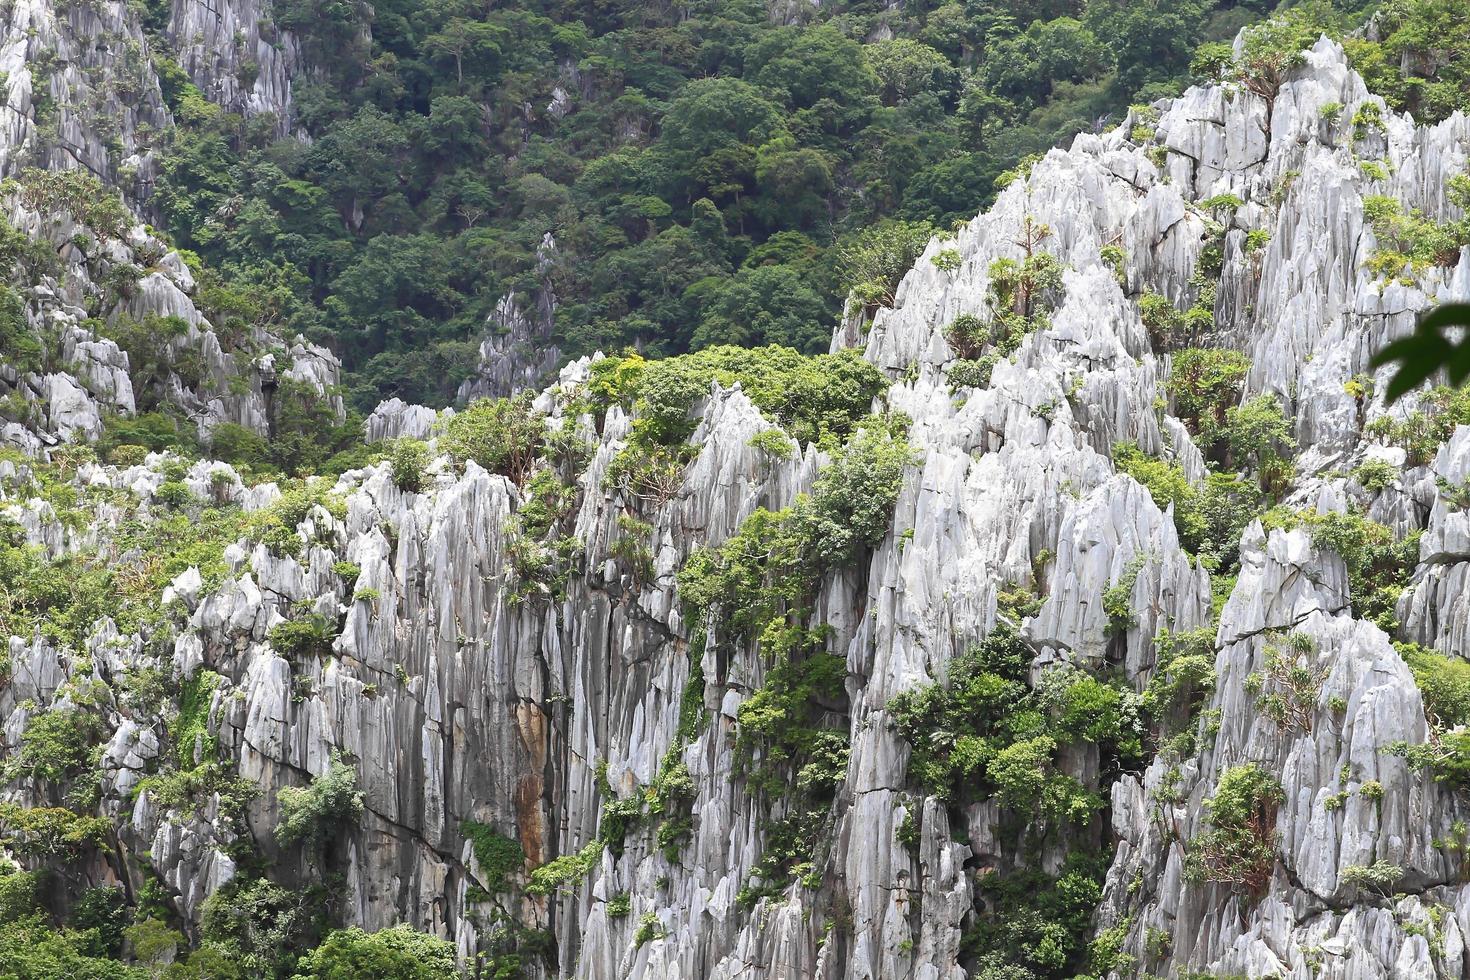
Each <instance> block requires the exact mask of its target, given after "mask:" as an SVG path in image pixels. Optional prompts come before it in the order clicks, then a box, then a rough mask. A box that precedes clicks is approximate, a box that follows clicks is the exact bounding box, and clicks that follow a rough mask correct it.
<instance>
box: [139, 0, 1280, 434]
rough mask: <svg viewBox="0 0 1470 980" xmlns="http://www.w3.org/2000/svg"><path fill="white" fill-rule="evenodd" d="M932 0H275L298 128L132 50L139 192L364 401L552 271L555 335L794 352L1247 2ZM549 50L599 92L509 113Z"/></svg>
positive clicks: (1168, 78)
mask: <svg viewBox="0 0 1470 980" xmlns="http://www.w3.org/2000/svg"><path fill="white" fill-rule="evenodd" d="M951 7H953V5H947V6H945V7H943V8H935V9H933V10H922V9H919V8H915V9H913V10H908V9H904V10H894V11H888V12H881V13H880V12H879V11H877V10H873V9H869V8H868V7H865V6H862V5H855V4H850V3H845V2H844V3H841V4H838V5H836V6H832V7H826V6H824V7H821V8H815V9H813V10H812V11H810V12H809V14H810V16H806V17H803V18H801V22H800V23H799V24H785V23H781V22H779V20H771V19H768V18H767V16H766V15H765V14H763V13H762V12H760V11H759V10H757V9H756V8H755V7H752V6H750V5H736V6H733V7H731V6H729V5H713V6H698V5H696V6H695V7H692V8H689V9H684V8H678V9H675V8H655V7H649V6H647V5H643V6H640V7H639V8H638V9H637V10H636V12H630V11H624V10H614V9H612V8H607V9H602V8H599V9H596V10H590V9H589V10H571V9H569V8H565V7H564V6H559V5H556V4H548V3H544V2H539V0H538V2H535V3H532V4H530V5H528V6H524V7H515V8H506V9H494V10H485V11H479V10H474V11H471V10H468V9H460V8H459V7H456V6H454V5H445V4H430V5H417V6H414V5H411V4H410V5H404V4H397V3H395V4H391V5H390V6H389V7H382V6H381V5H378V6H375V7H373V8H372V9H371V10H370V9H369V8H368V6H367V5H363V4H356V3H328V2H325V0H290V2H287V3H282V4H280V5H278V6H277V7H276V8H274V9H273V11H272V20H273V23H272V24H271V25H270V26H271V28H272V29H273V30H280V31H290V32H292V33H293V35H294V36H295V37H296V38H297V39H298V43H299V44H300V45H301V46H302V48H303V51H304V53H305V57H307V58H308V59H309V60H310V61H311V63H312V64H313V65H316V66H318V67H319V69H320V70H319V72H318V73H317V74H315V75H313V77H312V79H311V80H310V82H309V84H303V85H302V86H300V89H301V91H300V92H298V93H297V96H298V98H297V99H296V103H297V107H298V112H297V115H296V119H295V122H296V123H297V124H298V125H299V126H300V127H301V128H302V129H304V130H305V132H306V134H307V135H309V136H310V139H309V140H275V139H274V138H273V137H274V132H273V126H271V125H269V122H270V121H269V120H254V119H253V120H245V121H242V120H241V119H240V118H239V117H238V116H235V115H232V114H230V113H227V112H224V111H223V110H222V109H221V108H219V107H218V106H215V105H213V104H211V103H210V102H209V101H207V99H206V98H205V97H204V96H203V94H202V93H201V92H200V91H199V90H198V89H197V88H196V87H195V86H194V85H193V84H192V83H191V82H190V80H189V78H188V76H187V74H186V73H185V72H184V71H183V69H182V68H181V67H180V66H179V65H178V64H177V63H175V62H174V61H173V60H171V59H170V58H169V57H168V56H167V55H166V54H165V50H166V49H165V45H164V44H158V45H156V46H155V50H154V55H153V68H154V71H155V72H156V73H157V75H158V77H159V79H160V84H161V87H162V89H163V92H164V96H165V100H166V101H167V103H168V105H169V107H170V109H171V110H172V112H173V115H174V117H175V119H177V120H178V121H179V124H180V127H179V131H178V132H177V133H176V134H174V135H173V138H172V139H171V140H170V141H169V144H168V146H167V148H166V151H165V152H163V153H162V154H161V157H162V159H161V167H160V171H161V172H160V175H159V178H158V181H157V185H156V188H155V192H154V195H153V201H154V203H155V206H156V207H157V209H158V212H159V214H160V215H161V217H162V220H163V221H164V223H165V224H166V225H167V228H168V231H169V233H170V234H171V235H172V236H173V237H174V238H175V239H176V240H177V241H178V242H179V243H180V244H181V245H183V246H184V247H187V248H190V249H193V250H195V251H196V252H198V253H199V254H200V255H201V256H202V257H203V259H204V260H205V263H206V264H207V266H208V267H209V268H212V269H222V270H227V276H228V280H227V281H222V282H220V283H219V284H218V286H217V287H215V288H220V289H222V290H224V291H225V292H228V293H230V294H232V295H233V296H235V297H238V298H239V301H238V302H236V303H234V304H232V306H231V308H232V309H235V310H237V311H238V312H237V313H236V314H235V317H234V319H235V321H236V322H237V323H238V324H239V325H240V326H241V327H243V328H245V329H242V330H240V331H239V333H240V334H241V335H248V334H249V332H250V330H249V328H253V327H256V326H264V325H268V324H269V325H272V326H278V327H281V328H283V332H285V333H287V334H294V333H295V332H298V331H299V332H302V333H305V334H307V335H308V336H311V337H313V339H318V340H324V341H327V342H329V343H330V344H331V345H332V346H334V347H335V348H336V349H337V350H339V351H340V352H341V353H342V354H343V355H344V360H345V361H346V368H347V372H348V378H349V385H350V387H351V389H352V392H353V400H354V402H355V404H356V406H357V407H358V408H359V409H366V408H368V407H370V406H371V405H373V404H375V403H376V402H377V401H378V400H379V399H380V398H382V397H387V396H390V395H397V396H400V397H403V398H405V399H407V400H409V401H414V402H422V403H434V404H442V403H444V402H447V401H448V400H449V399H451V398H452V397H453V394H454V391H455V388H456V387H457V385H458V384H459V382H460V381H461V380H462V379H463V378H464V377H465V376H466V374H467V373H468V371H469V370H470V369H471V368H472V366H473V363H474V344H473V340H474V339H475V338H476V337H477V336H478V334H479V333H480V331H481V329H482V325H483V323H484V321H485V319H486V317H487V315H489V314H490V313H491V312H492V311H493V310H494V308H495V305H496V303H497V301H498V300H499V299H500V297H502V296H504V295H506V294H515V295H516V296H517V298H518V299H519V300H520V302H521V304H522V308H526V307H534V306H535V304H536V302H537V299H538V296H537V294H538V293H539V292H540V291H541V290H542V289H543V288H545V287H548V286H549V287H551V288H554V290H555V293H556V295H557V297H558V300H559V306H560V309H559V311H558V318H557V323H556V325H555V333H556V336H555V338H554V339H555V340H556V341H557V342H558V343H559V345H560V346H561V347H562V348H563V349H564V350H567V351H569V352H572V353H575V354H580V353H586V352H590V350H592V349H593V348H595V347H601V348H603V349H618V348H621V347H623V346H625V345H635V346H638V347H639V348H640V349H649V350H653V351H654V352H656V353H659V354H669V353H679V352H682V351H685V350H689V349H694V348H699V347H703V346H705V345H708V344H711V343H716V342H732V341H733V342H738V343H742V344H755V343H780V344H783V345H789V346H792V347H794V348H796V349H799V350H802V351H808V352H814V351H817V350H820V349H822V348H823V347H825V344H826V337H827V336H828V334H829V331H830V326H831V324H832V323H833V322H834V321H835V320H836V318H837V316H838V315H839V313H840V311H841V304H842V302H843V298H844V296H845V295H846V294H847V293H848V291H849V288H851V289H852V292H853V295H854V296H855V297H856V302H857V303H859V304H860V305H863V306H866V307H868V308H869V309H871V308H873V307H875V306H878V305H884V304H885V303H888V302H891V300H892V291H893V289H894V287H895V286H896V283H897V280H898V277H899V276H901V275H902V273H903V272H904V271H906V270H907V269H908V268H909V267H910V266H911V265H912V261H913V259H914V258H915V257H916V256H917V255H918V254H919V252H920V251H921V250H922V248H923V247H924V244H925V243H926V242H927V241H928V240H929V238H930V237H931V234H932V232H933V231H934V230H935V229H937V228H942V227H948V226H949V225H950V224H951V223H952V222H953V221H954V220H955V219H957V218H968V217H970V216H972V215H973V214H975V213H976V211H978V210H979V209H980V208H981V207H982V206H983V205H984V204H985V203H987V202H988V201H989V200H990V198H991V197H992V196H993V194H994V192H995V190H996V189H998V188H999V187H1000V186H1003V185H1004V184H1005V183H1007V181H1008V179H1011V178H1013V176H1014V174H1016V173H1019V172H1022V171H1024V170H1025V169H1026V160H1027V159H1028V158H1030V157H1031V156H1033V155H1035V154H1037V153H1039V152H1044V151H1045V150H1046V149H1048V148H1050V147H1051V146H1053V145H1059V144H1061V143H1064V142H1065V141H1066V139H1067V138H1068V137H1069V136H1070V135H1071V134H1073V133H1076V132H1078V131H1081V130H1085V129H1087V128H1089V127H1090V126H1091V125H1092V124H1093V121H1094V120H1097V119H1099V118H1104V117H1106V116H1107V115H1108V114H1109V113H1114V112H1117V111H1118V110H1120V109H1121V108H1122V107H1123V106H1125V105H1127V104H1128V103H1129V102H1130V101H1148V100H1149V99H1150V98H1152V97H1155V96H1156V95H1157V94H1160V93H1162V92H1166V91H1172V90H1177V89H1178V87H1179V86H1180V84H1181V83H1182V82H1183V81H1184V79H1185V76H1186V72H1187V69H1188V65H1189V60H1190V52H1191V49H1192V48H1193V46H1194V45H1195V44H1197V43H1198V42H1199V41H1201V40H1205V39H1212V40H1223V39H1225V38H1228V37H1229V36H1230V35H1231V34H1233V33H1234V31H1235V30H1236V29H1237V28H1238V27H1239V26H1240V25H1241V24H1242V23H1244V22H1246V21H1249V20H1251V19H1253V17H1254V16H1255V15H1254V13H1252V12H1248V11H1247V10H1245V9H1243V8H1238V7H1233V6H1227V5H1224V4H1223V2H1217V0H1189V2H1188V3H1186V4H1185V5H1184V6H1183V7H1174V8H1170V9H1168V10H1160V11H1149V12H1147V13H1145V12H1142V11H1136V10H1133V9H1132V8H1130V7H1128V6H1127V5H1125V4H1120V3H1113V2H1108V3H1101V4H1098V5H1096V8H1095V9H1092V8H1089V9H1088V10H1086V11H1083V10H1081V9H1080V8H1079V9H1068V8H1062V7H1057V8H1047V9H1045V10H1031V9H1030V8H1025V9H1022V8H1017V9H1016V10H1014V11H1010V10H1003V11H999V12H990V11H981V10H971V9H970V8H968V7H963V8H959V7H957V8H954V9H950V8H951ZM996 17H999V18H1000V19H999V20H995V18H996ZM1033 20H1034V21H1035V22H1034V23H1032V21H1033ZM163 22H164V21H163V18H162V17H161V15H160V14H159V13H157V12H156V11H155V12H154V13H153V14H151V15H150V17H149V18H148V23H150V24H153V25H154V27H155V28H156V29H160V30H161V29H162V25H163ZM880 22H881V23H880ZM865 38H871V39H872V40H870V41H868V42H866V43H864V42H863V41H861V40H858V39H865ZM981 51H983V52H984V57H983V58H981V57H979V56H978V52H981ZM563 64H576V65H579V66H581V70H583V71H584V72H587V73H590V74H589V75H588V77H595V78H596V79H597V83H596V84H589V85H587V86H583V87H582V88H581V89H580V90H579V91H577V92H576V93H574V94H573V95H571V96H570V97H569V98H568V99H566V100H565V101H559V103H558V108H557V110H556V111H544V110H541V109H539V108H538V111H536V112H533V113H529V114H528V113H527V112H526V111H525V110H524V109H523V107H524V106H525V105H535V106H538V107H540V106H544V105H545V104H546V101H547V100H548V98H549V93H550V92H551V90H552V88H553V86H554V85H555V84H556V83H557V76H556V71H557V70H559V69H557V68H555V66H558V65H563ZM243 71H244V74H245V76H246V77H248V75H249V71H250V66H249V64H248V63H247V64H246V66H245V67H244V69H243ZM629 134H633V135H631V136H630V135H629ZM553 229H554V231H555V239H556V248H555V249H554V250H551V249H543V248H542V243H543V240H544V236H545V235H546V233H547V232H548V231H550V230H553ZM211 320H212V321H214V322H216V324H217V325H219V324H220V323H221V322H223V318H219V317H216V316H215V315H214V311H211Z"/></svg>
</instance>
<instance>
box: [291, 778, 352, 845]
mask: <svg viewBox="0 0 1470 980" xmlns="http://www.w3.org/2000/svg"><path fill="white" fill-rule="evenodd" d="M276 802H277V804H279V806H280V809H281V820H280V823H278V824H276V840H278V841H280V842H281V843H282V844H294V843H296V842H298V841H314V840H318V839H321V838H323V837H324V836H325V835H326V834H327V833H328V832H330V831H331V830H332V829H333V828H334V827H336V826H338V825H340V824H343V823H346V822H348V821H353V820H357V819H358V818H359V817H361V816H362V812H363V798H362V792H361V791H359V790H358V788H357V771H356V770H355V769H353V768H352V767H351V766H349V765H347V764H346V763H345V762H343V761H342V760H341V759H333V760H332V761H331V764H330V765H329V766H328V767H327V771H326V772H324V773H323V774H322V775H320V776H318V777H316V778H315V779H313V780H312V781H311V783H310V784H309V785H307V786H305V787H296V786H287V787H284V788H282V789H281V790H279V791H278V792H277V793H276Z"/></svg>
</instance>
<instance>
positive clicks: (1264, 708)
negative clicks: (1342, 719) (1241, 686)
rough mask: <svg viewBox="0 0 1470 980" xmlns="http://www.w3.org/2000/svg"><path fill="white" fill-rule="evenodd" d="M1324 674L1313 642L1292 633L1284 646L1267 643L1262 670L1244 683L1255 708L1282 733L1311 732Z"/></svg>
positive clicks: (1251, 675) (1272, 642)
mask: <svg viewBox="0 0 1470 980" xmlns="http://www.w3.org/2000/svg"><path fill="white" fill-rule="evenodd" d="M1326 676H1327V670H1326V668H1325V667H1322V666H1320V665H1319V664H1318V662H1317V657H1316V647H1315V646H1314V644H1313V642H1312V638H1311V637H1309V636H1307V635H1306V634H1304V633H1292V634H1291V635H1289V636H1288V637H1287V638H1286V643H1285V644H1283V643H1280V642H1278V641H1277V640H1275V639H1271V640H1267V641H1266V647H1265V656H1264V658H1263V661H1262V664H1261V669H1260V670H1258V671H1252V672H1251V673H1250V674H1249V675H1247V677H1246V679H1245V690H1246V692H1247V693H1248V694H1250V695H1251V696H1253V697H1254V698H1255V702H1256V708H1257V710H1259V711H1260V712H1261V714H1263V715H1265V716H1266V717H1267V718H1269V719H1271V720H1272V721H1274V722H1275V723H1276V726H1277V727H1278V728H1280V729H1281V731H1283V732H1285V733H1288V734H1290V733H1292V732H1297V733H1305V734H1310V733H1311V731H1312V720H1313V717H1314V716H1315V715H1316V712H1317V699H1318V697H1319V696H1320V695H1321V691H1322V682H1323V681H1324V680H1325V679H1326Z"/></svg>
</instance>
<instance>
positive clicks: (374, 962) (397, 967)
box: [294, 925, 459, 980]
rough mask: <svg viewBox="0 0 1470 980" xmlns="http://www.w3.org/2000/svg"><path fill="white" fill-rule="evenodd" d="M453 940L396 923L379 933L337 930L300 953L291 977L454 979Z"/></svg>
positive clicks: (301, 979)
mask: <svg viewBox="0 0 1470 980" xmlns="http://www.w3.org/2000/svg"><path fill="white" fill-rule="evenodd" d="M458 976H459V972H458V970H457V969H456V967H455V961H454V945H453V944H452V943H450V942H448V941H447V940H444V939H440V938H438V937H437V936H428V935H425V934H423V933H421V932H415V931H414V930H413V929H410V928H409V927H408V926H406V925H403V926H396V927H394V928H392V929H384V930H382V931H380V932H371V933H369V932H363V931H362V930H361V929H355V928H354V929H339V930H337V931H335V932H332V933H330V934H328V936H327V938H326V939H325V940H323V941H322V944H321V945H320V946H318V947H317V948H316V949H314V950H312V951H311V952H310V953H308V954H307V955H306V956H304V957H302V958H301V961H300V963H298V964H297V966H296V974H295V977H294V980H358V978H361V977H380V978H382V980H455V978H456V977H458Z"/></svg>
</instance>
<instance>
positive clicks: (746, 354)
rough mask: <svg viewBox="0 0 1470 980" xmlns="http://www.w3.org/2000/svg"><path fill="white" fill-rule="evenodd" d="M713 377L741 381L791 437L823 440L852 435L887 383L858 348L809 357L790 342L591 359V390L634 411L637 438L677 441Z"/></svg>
mask: <svg viewBox="0 0 1470 980" xmlns="http://www.w3.org/2000/svg"><path fill="white" fill-rule="evenodd" d="M714 382H719V383H720V384H721V385H723V386H725V387H730V386H732V385H734V384H736V383H739V385H740V388H741V390H742V391H743V392H745V394H746V396H747V397H749V398H750V400H751V401H753V402H754V403H755V404H756V407H758V408H759V409H760V410H761V411H762V412H763V413H764V414H765V415H766V417H767V418H770V419H771V420H772V421H774V422H776V423H778V424H780V425H781V426H782V427H783V428H785V429H786V431H787V432H788V433H790V435H791V436H792V438H794V439H796V440H798V441H799V442H819V443H822V444H824V445H832V444H834V443H836V442H838V441H840V440H842V439H845V438H846V437H847V436H848V435H850V434H851V433H852V432H853V431H854V429H855V428H856V426H857V424H858V423H859V422H860V421H862V420H863V419H865V418H866V417H867V415H868V412H869V411H870V410H871V408H872V403H873V399H874V398H875V397H877V396H878V395H879V394H880V393H881V392H883V391H884V390H885V389H886V388H887V387H888V382H887V379H886V378H884V376H883V374H882V372H880V371H879V370H878V369H877V368H875V367H874V366H873V365H871V364H869V363H868V362H867V361H865V360H864V359H863V357H862V353H861V352H860V351H855V350H845V351H841V352H839V353H836V354H819V355H816V356H808V355H803V354H799V353H797V352H796V351H795V350H792V349H791V348H788V347H760V348H755V349H751V350H747V349H744V348H740V347H711V348H707V349H705V350H702V351H699V352H697V353H694V354H686V355H684V356H681V357H675V358H669V359H667V360H662V361H645V360H644V359H643V358H641V357H639V356H637V355H629V356H627V357H623V358H607V359H604V360H602V361H599V362H598V363H597V364H595V365H593V378H592V381H591V382H590V383H589V394H590V395H591V397H592V398H593V400H594V405H595V406H597V407H599V408H603V409H605V407H606V406H607V405H610V404H613V403H621V404H623V405H624V406H626V407H630V408H632V409H633V410H634V411H635V413H636V418H635V420H634V439H635V441H636V442H638V443H640V444H642V445H647V446H674V445H677V444H679V443H682V442H684V440H686V439H687V438H688V437H689V436H690V435H691V434H692V433H693V431H694V423H693V421H692V420H691V419H690V418H689V411H690V409H691V408H692V407H693V405H694V402H695V401H696V400H697V399H699V398H702V397H704V396H705V395H707V394H708V393H709V390H710V385H711V384H712V383H714Z"/></svg>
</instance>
